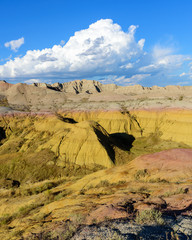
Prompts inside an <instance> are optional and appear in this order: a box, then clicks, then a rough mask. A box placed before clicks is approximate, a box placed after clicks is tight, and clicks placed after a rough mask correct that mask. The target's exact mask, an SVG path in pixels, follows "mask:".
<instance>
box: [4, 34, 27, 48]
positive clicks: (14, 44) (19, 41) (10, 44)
mask: <svg viewBox="0 0 192 240" xmlns="http://www.w3.org/2000/svg"><path fill="white" fill-rule="evenodd" d="M23 44H24V37H22V38H19V39H17V40H12V41H10V42H6V43H5V44H4V45H5V47H7V48H8V47H10V48H11V50H13V51H17V50H18V49H19V48H20V47H21V45H23Z"/></svg>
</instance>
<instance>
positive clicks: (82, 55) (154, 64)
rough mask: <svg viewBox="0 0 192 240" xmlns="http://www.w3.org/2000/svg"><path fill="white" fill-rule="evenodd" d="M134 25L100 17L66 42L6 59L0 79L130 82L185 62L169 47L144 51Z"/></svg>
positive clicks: (17, 43) (15, 43) (14, 43)
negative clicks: (84, 79)
mask: <svg viewBox="0 0 192 240" xmlns="http://www.w3.org/2000/svg"><path fill="white" fill-rule="evenodd" d="M137 28H138V26H135V25H131V26H130V27H129V28H128V30H127V31H123V30H122V29H121V27H120V26H119V25H118V24H116V23H113V21H112V20H111V19H101V20H99V21H97V22H95V23H93V24H91V25H90V26H89V27H88V28H87V29H83V30H80V31H77V32H75V34H74V35H73V36H72V37H70V39H69V41H68V42H66V43H65V42H64V41H61V43H60V44H59V45H54V46H53V47H52V48H45V49H43V50H33V51H31V50H29V51H27V52H26V54H25V55H24V56H23V57H16V58H15V59H13V60H8V61H7V62H6V63H5V64H3V65H0V78H4V79H9V78H10V79H20V78H22V79H41V80H42V79H44V80H45V79H60V80H61V79H63V80H64V79H68V80H72V79H81V78H94V77H101V78H102V79H109V76H112V79H113V82H115V83H119V82H120V81H121V82H122V83H124V84H129V83H130V84H131V83H134V82H139V81H142V80H143V79H149V78H154V79H155V76H156V75H158V76H161V75H162V76H166V74H168V73H169V71H172V70H174V69H178V68H179V67H181V66H182V64H183V63H184V61H186V59H187V58H186V56H183V55H177V54H174V50H173V49H171V48H165V47H162V46H158V45H156V46H154V48H153V50H152V51H151V52H146V51H144V44H145V39H143V38H142V39H139V40H136V39H135V32H136V30H137ZM22 39H23V40H22ZM23 43H24V38H21V39H18V40H15V41H11V42H9V43H6V46H7V47H8V46H10V47H11V48H12V49H13V50H17V49H18V48H19V47H20V46H21V44H23ZM113 76H114V77H113ZM53 81H54V80H53ZM108 82H110V81H108Z"/></svg>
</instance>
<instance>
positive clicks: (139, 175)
mask: <svg viewBox="0 0 192 240" xmlns="http://www.w3.org/2000/svg"><path fill="white" fill-rule="evenodd" d="M147 175H149V174H148V172H147V169H141V170H138V171H137V172H136V173H135V175H134V178H135V180H139V179H140V178H144V177H145V176H147Z"/></svg>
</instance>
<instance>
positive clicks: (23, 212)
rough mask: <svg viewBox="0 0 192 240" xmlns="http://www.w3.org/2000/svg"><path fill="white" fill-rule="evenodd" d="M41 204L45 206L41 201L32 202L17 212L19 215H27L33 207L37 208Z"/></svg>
mask: <svg viewBox="0 0 192 240" xmlns="http://www.w3.org/2000/svg"><path fill="white" fill-rule="evenodd" d="M40 206H43V204H41V203H39V204H30V205H26V206H23V207H21V208H19V211H18V213H17V217H25V216H26V215H28V214H29V213H30V212H31V211H32V210H33V209H36V208H38V207H40Z"/></svg>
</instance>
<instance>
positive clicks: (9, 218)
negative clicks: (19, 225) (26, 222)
mask: <svg viewBox="0 0 192 240" xmlns="http://www.w3.org/2000/svg"><path fill="white" fill-rule="evenodd" d="M11 221H12V216H11V215H9V214H5V215H3V216H2V217H1V218H0V226H1V225H6V224H8V223H10V222H11Z"/></svg>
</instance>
